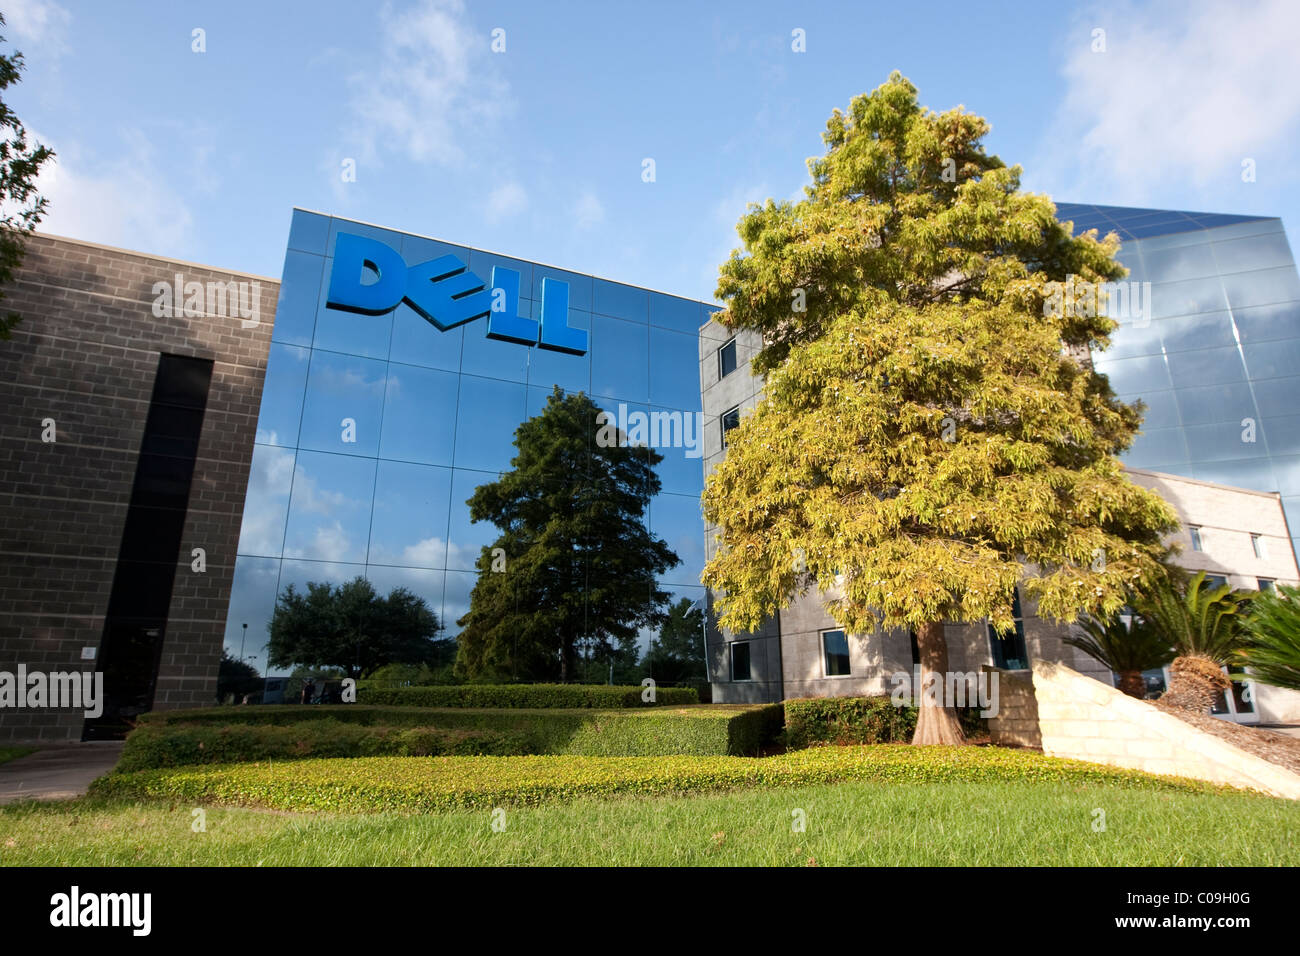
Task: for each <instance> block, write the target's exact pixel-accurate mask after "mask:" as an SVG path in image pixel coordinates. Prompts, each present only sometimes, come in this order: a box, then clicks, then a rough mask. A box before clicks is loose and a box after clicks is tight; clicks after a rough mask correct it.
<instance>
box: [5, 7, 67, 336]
mask: <svg viewBox="0 0 1300 956" xmlns="http://www.w3.org/2000/svg"><path fill="white" fill-rule="evenodd" d="M4 22H5V18H4V17H3V16H0V26H3V25H4ZM0 42H4V37H3V36H0ZM23 69H24V67H23V55H22V54H21V53H18V52H16V51H15V52H14V53H10V54H0V91H3V90H7V89H8V88H9V87H11V86H13V85H14V84H15V83H17V82H18V81H19V80H20V79H21V78H22V73H23ZM53 158H54V151H53V150H52V149H49V148H48V147H46V146H42V145H40V144H39V143H31V142H29V141H28V139H27V129H26V127H24V126H23V124H22V121H21V120H19V119H18V116H17V114H16V113H14V111H13V110H11V109H10V108H9V106H8V105H7V104H6V103H5V102H4V101H3V100H0V290H3V288H4V286H6V285H8V284H9V283H10V282H12V281H13V277H14V272H15V270H16V269H17V268H18V266H19V265H20V264H21V263H22V261H23V252H24V249H25V240H26V238H27V237H28V236H29V235H31V233H32V231H33V230H35V228H36V226H37V225H38V224H39V223H40V221H41V217H42V216H44V215H45V207H46V205H47V202H48V201H47V200H46V199H45V197H44V196H41V195H40V194H38V193H37V191H36V176H37V174H38V173H39V172H40V170H41V167H42V166H43V165H44V164H45V163H46V162H48V161H49V160H51V159H53ZM3 298H4V292H3V291H0V299H3ZM18 320H19V315H18V313H16V312H8V313H5V314H4V315H0V339H7V338H9V335H10V331H11V330H12V329H13V327H14V325H15V324H17V322H18Z"/></svg>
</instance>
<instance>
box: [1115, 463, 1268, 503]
mask: <svg viewBox="0 0 1300 956" xmlns="http://www.w3.org/2000/svg"><path fill="white" fill-rule="evenodd" d="M1121 464H1122V463H1121ZM1123 468H1124V470H1125V471H1126V472H1128V473H1129V474H1133V475H1150V476H1151V477H1152V478H1167V479H1169V480H1170V481H1182V482H1186V483H1187V484H1189V485H1204V486H1205V487H1206V488H1218V489H1220V490H1222V491H1239V492H1241V493H1243V494H1247V495H1259V496H1260V497H1261V498H1276V499H1277V500H1279V501H1280V500H1281V499H1282V493H1281V492H1280V491H1256V490H1255V489H1254V488H1241V487H1238V486H1237V485H1225V484H1221V483H1219V482H1217V481H1202V480H1201V479H1200V478H1188V477H1186V476H1184V475H1171V474H1169V473H1168V472H1166V471H1150V470H1148V469H1146V468H1130V467H1129V466H1128V465H1123Z"/></svg>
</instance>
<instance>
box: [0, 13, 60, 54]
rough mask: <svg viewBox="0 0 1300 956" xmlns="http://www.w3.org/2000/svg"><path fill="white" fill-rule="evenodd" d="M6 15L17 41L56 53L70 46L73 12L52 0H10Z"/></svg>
mask: <svg viewBox="0 0 1300 956" xmlns="http://www.w3.org/2000/svg"><path fill="white" fill-rule="evenodd" d="M4 18H5V24H6V25H7V26H8V27H9V29H10V30H12V31H13V38H14V39H15V40H16V41H18V42H20V43H22V44H25V45H27V46H28V47H35V48H37V49H40V50H42V51H44V52H46V53H48V54H51V55H54V56H57V55H59V54H61V53H63V52H65V51H66V50H67V43H66V42H65V40H64V38H65V36H66V33H67V29H68V24H69V23H70V22H71V20H72V16H71V15H70V14H69V13H68V11H67V10H65V9H64V8H63V7H61V6H59V5H58V4H57V3H54V2H52V0H9V2H8V3H6V4H5V9H4Z"/></svg>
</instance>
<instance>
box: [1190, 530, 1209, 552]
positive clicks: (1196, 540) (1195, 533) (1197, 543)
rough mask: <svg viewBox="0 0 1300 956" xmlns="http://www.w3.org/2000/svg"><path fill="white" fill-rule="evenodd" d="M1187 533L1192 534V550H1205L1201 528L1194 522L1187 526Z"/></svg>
mask: <svg viewBox="0 0 1300 956" xmlns="http://www.w3.org/2000/svg"><path fill="white" fill-rule="evenodd" d="M1187 533H1188V534H1190V535H1191V536H1192V550H1193V551H1204V550H1205V542H1204V541H1203V540H1202V539H1201V529H1200V528H1198V527H1197V526H1196V525H1194V524H1189V525H1188V526H1187Z"/></svg>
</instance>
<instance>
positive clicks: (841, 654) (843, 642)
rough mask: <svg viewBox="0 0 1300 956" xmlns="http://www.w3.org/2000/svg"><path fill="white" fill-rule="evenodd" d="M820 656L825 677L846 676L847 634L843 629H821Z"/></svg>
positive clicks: (847, 668)
mask: <svg viewBox="0 0 1300 956" xmlns="http://www.w3.org/2000/svg"><path fill="white" fill-rule="evenodd" d="M822 658H823V660H824V661H825V662H826V676H827V677H848V676H849V671H850V667H849V636H848V635H847V634H845V633H844V632H843V631H822Z"/></svg>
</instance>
